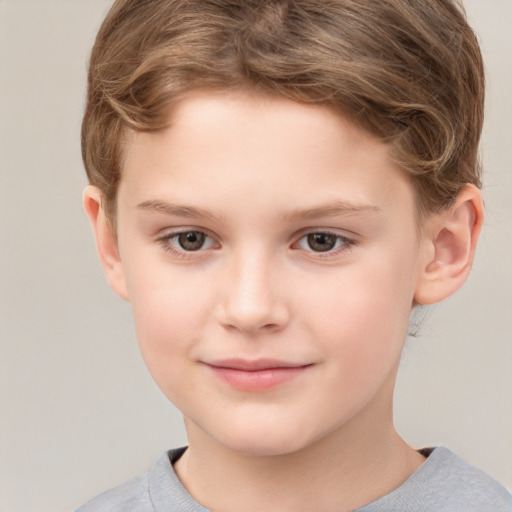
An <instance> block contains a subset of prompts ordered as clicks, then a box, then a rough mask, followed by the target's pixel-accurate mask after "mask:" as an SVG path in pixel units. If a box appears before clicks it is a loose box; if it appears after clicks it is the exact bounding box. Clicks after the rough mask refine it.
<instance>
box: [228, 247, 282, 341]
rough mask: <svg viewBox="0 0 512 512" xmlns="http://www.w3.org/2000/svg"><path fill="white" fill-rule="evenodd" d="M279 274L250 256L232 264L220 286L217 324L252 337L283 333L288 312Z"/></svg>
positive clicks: (241, 257)
mask: <svg viewBox="0 0 512 512" xmlns="http://www.w3.org/2000/svg"><path fill="white" fill-rule="evenodd" d="M278 274H279V271H278V269H276V268H275V265H274V266H273V265H272V263H271V262H270V261H269V258H264V257H261V256H259V257H258V256H257V255H255V254H252V255H246V256H240V257H238V258H237V259H236V261H233V262H232V264H231V265H230V268H229V269H228V272H227V275H225V276H224V277H225V278H224V279H223V283H222V286H221V289H222V291H221V304H220V308H219V314H218V320H219V322H220V324H221V325H222V326H223V327H225V328H226V329H230V330H236V331H239V332H244V333H251V334H255V333H262V332H275V331H279V330H281V329H283V328H284V327H285V326H286V325H287V323H288V321H289V309H288V305H287V303H286V300H285V290H284V289H283V286H282V282H280V280H279V277H278Z"/></svg>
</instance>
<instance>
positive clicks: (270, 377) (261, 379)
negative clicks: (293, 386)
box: [208, 365, 309, 391]
mask: <svg viewBox="0 0 512 512" xmlns="http://www.w3.org/2000/svg"><path fill="white" fill-rule="evenodd" d="M208 366H209V368H210V369H211V371H212V372H213V373H214V374H215V375H216V377H218V378H219V379H221V380H223V381H224V382H226V383H227V384H229V385H230V386H231V387H233V388H235V389H238V390H240V391H266V390H269V389H272V388H275V387H278V386H280V385H283V384H285V383H287V382H289V381H291V380H293V379H294V378H295V377H298V376H299V375H300V374H302V373H303V372H305V371H306V369H307V368H308V367H309V366H298V367H293V368H267V369H264V370H254V371H247V370H237V369H234V368H224V367H219V366H211V365H208Z"/></svg>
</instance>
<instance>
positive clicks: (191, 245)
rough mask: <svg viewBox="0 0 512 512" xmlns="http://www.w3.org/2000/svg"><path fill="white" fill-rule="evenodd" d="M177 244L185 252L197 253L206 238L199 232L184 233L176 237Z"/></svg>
mask: <svg viewBox="0 0 512 512" xmlns="http://www.w3.org/2000/svg"><path fill="white" fill-rule="evenodd" d="M177 239H178V244H179V245H180V247H181V248H182V249H183V250H185V251H198V250H199V249H202V247H203V245H204V242H205V239H206V236H205V234H204V233H201V231H186V232H185V233H180V234H179V235H177Z"/></svg>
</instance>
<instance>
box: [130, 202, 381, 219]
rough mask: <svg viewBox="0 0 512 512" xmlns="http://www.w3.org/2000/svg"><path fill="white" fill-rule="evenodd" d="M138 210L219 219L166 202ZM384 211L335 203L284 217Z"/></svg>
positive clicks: (357, 205)
mask: <svg viewBox="0 0 512 512" xmlns="http://www.w3.org/2000/svg"><path fill="white" fill-rule="evenodd" d="M137 208H140V209H142V210H146V211H151V212H156V213H163V214H166V215H173V216H175V217H185V218H193V219H198V218H206V219H209V220H216V219H217V217H216V216H215V215H214V214H213V213H211V212H209V211H208V210H204V209H203V208H198V207H195V206H188V205H182V204H173V203H168V202H166V201H160V200H152V201H143V202H142V203H139V204H138V205H137ZM381 212H382V209H381V208H379V207H378V206H373V205H366V204H355V203H349V202H347V201H334V202H331V203H327V204H323V205H320V206H316V207H312V208H307V209H302V210H301V209H297V210H293V211H291V212H289V213H285V214H284V215H283V220H284V221H285V222H290V223H293V222H301V221H308V220H315V219H319V218H322V217H338V216H342V215H355V214H365V213H381Z"/></svg>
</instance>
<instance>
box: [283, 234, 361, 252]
mask: <svg viewBox="0 0 512 512" xmlns="http://www.w3.org/2000/svg"><path fill="white" fill-rule="evenodd" d="M320 233H321V234H326V235H331V236H334V237H336V238H337V239H338V240H341V241H342V242H343V243H342V245H341V247H338V248H336V249H331V250H329V251H324V252H322V251H314V250H312V249H309V250H308V249H303V248H301V247H297V246H298V243H299V242H300V241H301V240H302V239H303V238H305V237H307V236H309V235H314V234H320ZM295 240H296V241H295V242H294V243H293V244H292V248H293V249H297V250H302V251H304V252H305V253H308V255H314V257H315V258H329V257H333V256H337V255H339V254H340V253H342V252H344V251H347V250H350V249H351V248H352V247H353V246H355V245H357V240H356V239H355V238H354V237H350V236H347V235H345V234H342V233H339V232H337V231H336V230H333V229H327V228H326V229H322V228H314V229H311V228H310V229H307V230H303V231H301V232H300V233H299V234H298V235H297V236H296V238H295Z"/></svg>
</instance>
